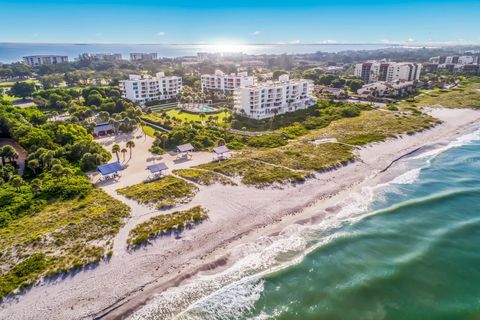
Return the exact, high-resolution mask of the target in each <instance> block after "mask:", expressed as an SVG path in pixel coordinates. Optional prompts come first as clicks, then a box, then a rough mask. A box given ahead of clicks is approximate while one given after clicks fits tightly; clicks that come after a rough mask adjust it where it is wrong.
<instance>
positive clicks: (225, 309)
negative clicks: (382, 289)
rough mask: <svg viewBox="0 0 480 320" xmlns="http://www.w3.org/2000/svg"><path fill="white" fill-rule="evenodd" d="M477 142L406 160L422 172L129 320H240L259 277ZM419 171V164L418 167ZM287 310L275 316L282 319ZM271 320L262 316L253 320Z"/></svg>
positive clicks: (253, 248)
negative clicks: (441, 158)
mask: <svg viewBox="0 0 480 320" xmlns="http://www.w3.org/2000/svg"><path fill="white" fill-rule="evenodd" d="M475 140H480V130H477V131H475V132H472V133H469V134H466V135H463V136H461V137H459V138H457V139H456V140H454V141H452V142H451V143H449V144H448V145H446V146H445V147H442V148H438V149H435V150H432V151H429V152H425V153H422V154H420V155H418V156H415V157H412V158H409V159H412V160H425V161H422V162H423V165H421V166H420V167H417V168H414V169H410V170H409V171H407V172H404V173H403V174H401V175H399V176H397V177H395V178H393V179H392V180H391V181H389V182H387V183H383V184H379V185H376V186H373V187H364V188H362V189H361V191H360V192H357V193H352V194H351V195H350V196H349V197H348V198H347V199H345V200H344V201H342V203H339V205H340V206H341V208H342V209H341V210H340V211H339V212H338V213H336V214H330V215H327V216H326V217H325V218H324V219H322V221H320V222H319V223H318V224H316V225H298V224H294V225H291V226H289V227H287V228H285V229H284V230H283V231H282V232H281V233H280V234H278V235H276V236H271V237H262V238H260V239H258V240H257V241H254V242H252V243H246V244H242V245H239V246H237V247H236V248H235V249H234V252H233V254H234V256H237V257H241V258H240V259H239V260H238V261H237V262H236V263H234V264H233V265H232V266H231V267H229V268H228V269H226V270H224V271H222V272H219V273H217V274H213V275H198V276H196V277H195V279H194V280H193V281H191V282H189V283H187V284H184V285H182V286H180V287H175V288H170V289H168V290H166V291H164V292H162V293H160V294H159V295H157V296H156V297H155V298H154V299H153V301H152V302H151V303H149V304H148V305H146V306H145V307H143V308H142V309H141V310H139V311H137V312H136V313H135V314H134V315H132V316H131V319H135V320H140V319H148V320H150V319H152V320H153V319H181V320H186V319H189V320H190V319H192V320H196V319H213V320H220V319H239V318H244V317H245V315H246V314H247V313H248V312H249V311H250V310H251V309H252V308H254V306H255V303H256V301H257V300H258V299H259V298H260V296H261V293H262V291H263V288H264V282H263V280H262V277H263V276H264V275H265V274H267V273H271V272H275V271H277V270H280V269H283V268H286V267H288V266H290V265H292V264H296V263H299V262H301V260H302V259H303V257H304V256H305V255H307V254H308V253H310V252H311V251H313V250H315V249H316V248H318V247H320V246H322V245H325V244H326V243H328V242H330V241H332V240H333V239H335V238H338V237H342V236H345V235H346V233H345V232H344V231H342V226H344V225H346V224H352V223H355V222H357V221H359V220H362V219H364V218H365V217H366V216H369V215H371V214H375V212H374V211H372V210H370V209H371V206H372V203H373V202H374V201H376V200H378V199H379V198H381V196H382V194H383V193H384V192H386V191H387V190H391V189H390V187H392V186H395V185H406V184H412V183H415V182H416V181H417V180H418V178H419V176H420V174H421V170H422V169H424V168H426V167H428V166H429V165H430V161H431V160H432V159H433V158H435V157H436V156H437V155H439V154H440V153H442V152H445V151H447V150H449V149H451V148H454V147H458V146H462V145H465V144H469V143H471V142H473V141H475ZM417 165H418V163H417ZM284 308H285V306H282V307H281V308H279V309H277V310H276V311H275V312H277V313H278V314H281V313H282V312H284V311H285V310H284ZM271 316H272V315H266V314H263V313H260V315H258V316H257V317H255V319H258V320H260V319H267V318H270V317H271Z"/></svg>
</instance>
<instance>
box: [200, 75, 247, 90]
mask: <svg viewBox="0 0 480 320" xmlns="http://www.w3.org/2000/svg"><path fill="white" fill-rule="evenodd" d="M201 84H202V90H222V91H233V90H235V89H236V88H240V87H245V86H252V85H254V84H255V77H252V76H248V74H247V73H246V72H239V73H237V74H234V73H232V74H225V73H223V72H222V71H220V70H216V71H215V73H214V74H203V75H202V77H201Z"/></svg>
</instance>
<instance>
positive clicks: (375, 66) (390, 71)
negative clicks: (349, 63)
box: [354, 61, 422, 83]
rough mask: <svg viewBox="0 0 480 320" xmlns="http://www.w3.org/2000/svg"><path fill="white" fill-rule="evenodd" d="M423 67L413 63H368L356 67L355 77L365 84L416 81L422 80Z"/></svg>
mask: <svg viewBox="0 0 480 320" xmlns="http://www.w3.org/2000/svg"><path fill="white" fill-rule="evenodd" d="M421 70H422V65H421V64H418V63H412V62H388V61H368V62H364V63H358V64H356V65H355V72H354V74H355V76H356V77H358V78H361V79H362V80H363V81H364V82H365V83H372V82H377V81H388V82H391V81H396V80H401V81H414V80H418V79H420V72H421Z"/></svg>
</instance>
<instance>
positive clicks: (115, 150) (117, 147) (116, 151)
mask: <svg viewBox="0 0 480 320" xmlns="http://www.w3.org/2000/svg"><path fill="white" fill-rule="evenodd" d="M125 146H126V147H127V148H128V149H130V158H129V160H130V159H132V149H133V148H135V142H133V141H132V140H130V141H127V143H126V144H125ZM127 152H128V151H127V149H126V148H121V147H120V145H119V144H114V145H113V146H112V153H114V154H115V155H116V156H117V161H118V162H120V155H119V153H122V155H123V161H124V162H125V154H126V153H127Z"/></svg>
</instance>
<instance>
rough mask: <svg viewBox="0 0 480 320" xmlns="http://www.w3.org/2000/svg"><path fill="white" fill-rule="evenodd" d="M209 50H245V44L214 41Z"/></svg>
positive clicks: (223, 51) (221, 51) (222, 51)
mask: <svg viewBox="0 0 480 320" xmlns="http://www.w3.org/2000/svg"><path fill="white" fill-rule="evenodd" d="M209 48H210V50H211V51H214V52H220V53H225V52H245V50H246V46H245V45H243V44H238V43H236V44H235V43H215V44H212V45H211V46H210V47H209Z"/></svg>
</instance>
